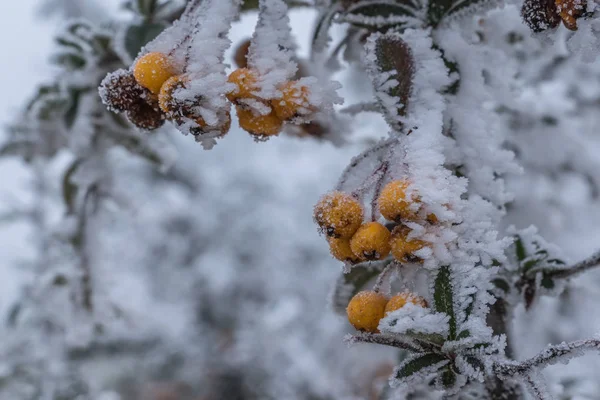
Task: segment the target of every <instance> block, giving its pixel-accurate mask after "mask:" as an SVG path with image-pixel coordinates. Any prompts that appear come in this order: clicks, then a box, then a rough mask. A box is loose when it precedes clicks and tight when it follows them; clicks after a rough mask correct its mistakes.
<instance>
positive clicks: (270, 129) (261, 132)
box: [236, 106, 283, 137]
mask: <svg viewBox="0 0 600 400" xmlns="http://www.w3.org/2000/svg"><path fill="white" fill-rule="evenodd" d="M236 111H237V116H238V120H239V124H240V127H241V128H242V129H243V130H245V131H246V132H248V133H250V134H252V135H254V136H258V137H268V136H276V135H279V132H281V129H282V128H283V121H282V120H280V119H279V118H277V115H275V113H273V112H271V113H269V114H267V115H255V114H254V113H253V112H252V110H247V109H245V108H243V107H239V106H237V107H236Z"/></svg>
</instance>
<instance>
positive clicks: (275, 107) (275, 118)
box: [227, 68, 316, 139]
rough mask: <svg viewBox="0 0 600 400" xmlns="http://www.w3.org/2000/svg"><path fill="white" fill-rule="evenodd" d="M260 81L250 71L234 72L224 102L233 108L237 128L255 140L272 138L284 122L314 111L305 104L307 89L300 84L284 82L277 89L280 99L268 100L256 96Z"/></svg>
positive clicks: (257, 74)
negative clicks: (234, 107)
mask: <svg viewBox="0 0 600 400" xmlns="http://www.w3.org/2000/svg"><path fill="white" fill-rule="evenodd" d="M260 80H261V77H260V75H259V73H258V72H257V71H256V70H253V69H250V68H238V69H236V70H235V71H233V72H232V73H231V74H230V75H229V79H228V81H229V83H232V84H233V85H234V86H235V88H234V89H233V90H232V91H230V92H229V93H228V94H227V98H228V99H229V101H231V102H232V103H233V104H235V106H236V112H237V115H238V120H239V124H240V127H241V128H242V129H244V130H245V131H247V132H248V133H250V134H251V135H253V136H255V137H256V138H258V139H260V138H266V137H269V136H276V135H278V134H279V133H280V132H281V129H282V127H283V124H284V122H291V121H293V120H296V119H298V118H301V117H306V116H308V115H309V114H312V113H314V112H315V111H316V110H315V108H314V107H313V106H312V105H311V103H310V101H309V96H310V89H309V88H308V86H306V85H303V84H302V83H301V82H300V81H287V82H285V83H284V84H282V85H280V86H279V87H278V91H279V92H280V93H281V97H274V98H270V99H269V98H265V97H262V96H260V95H258V94H257V93H258V92H260Z"/></svg>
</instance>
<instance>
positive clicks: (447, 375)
mask: <svg viewBox="0 0 600 400" xmlns="http://www.w3.org/2000/svg"><path fill="white" fill-rule="evenodd" d="M441 380H442V386H444V387H445V388H446V389H449V388H452V387H454V385H455V384H456V374H455V373H454V371H452V369H451V368H450V367H448V368H446V369H445V370H444V372H442V377H441Z"/></svg>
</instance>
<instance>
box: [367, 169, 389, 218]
mask: <svg viewBox="0 0 600 400" xmlns="http://www.w3.org/2000/svg"><path fill="white" fill-rule="evenodd" d="M389 167H390V163H389V162H388V161H384V162H382V163H381V165H380V166H379V168H377V170H376V171H375V172H376V173H378V174H379V177H378V178H377V182H376V184H375V193H374V194H373V198H372V199H371V221H376V220H377V200H378V199H379V193H381V188H382V187H383V181H384V179H385V177H386V175H387V172H388V169H389Z"/></svg>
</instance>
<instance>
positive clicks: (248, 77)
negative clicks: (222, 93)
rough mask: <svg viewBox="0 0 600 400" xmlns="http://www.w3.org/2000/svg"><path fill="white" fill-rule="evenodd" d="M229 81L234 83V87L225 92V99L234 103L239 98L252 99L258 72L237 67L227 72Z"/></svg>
mask: <svg viewBox="0 0 600 400" xmlns="http://www.w3.org/2000/svg"><path fill="white" fill-rule="evenodd" d="M227 80H228V82H229V83H233V84H235V85H236V89H235V90H233V91H231V92H229V93H227V99H229V101H231V102H232V103H236V102H237V101H238V100H240V99H253V98H256V96H255V95H254V94H253V92H254V91H256V90H257V82H258V73H257V72H256V71H253V70H251V69H248V68H238V69H236V70H235V71H233V72H232V73H231V74H229V78H228V79H227Z"/></svg>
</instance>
